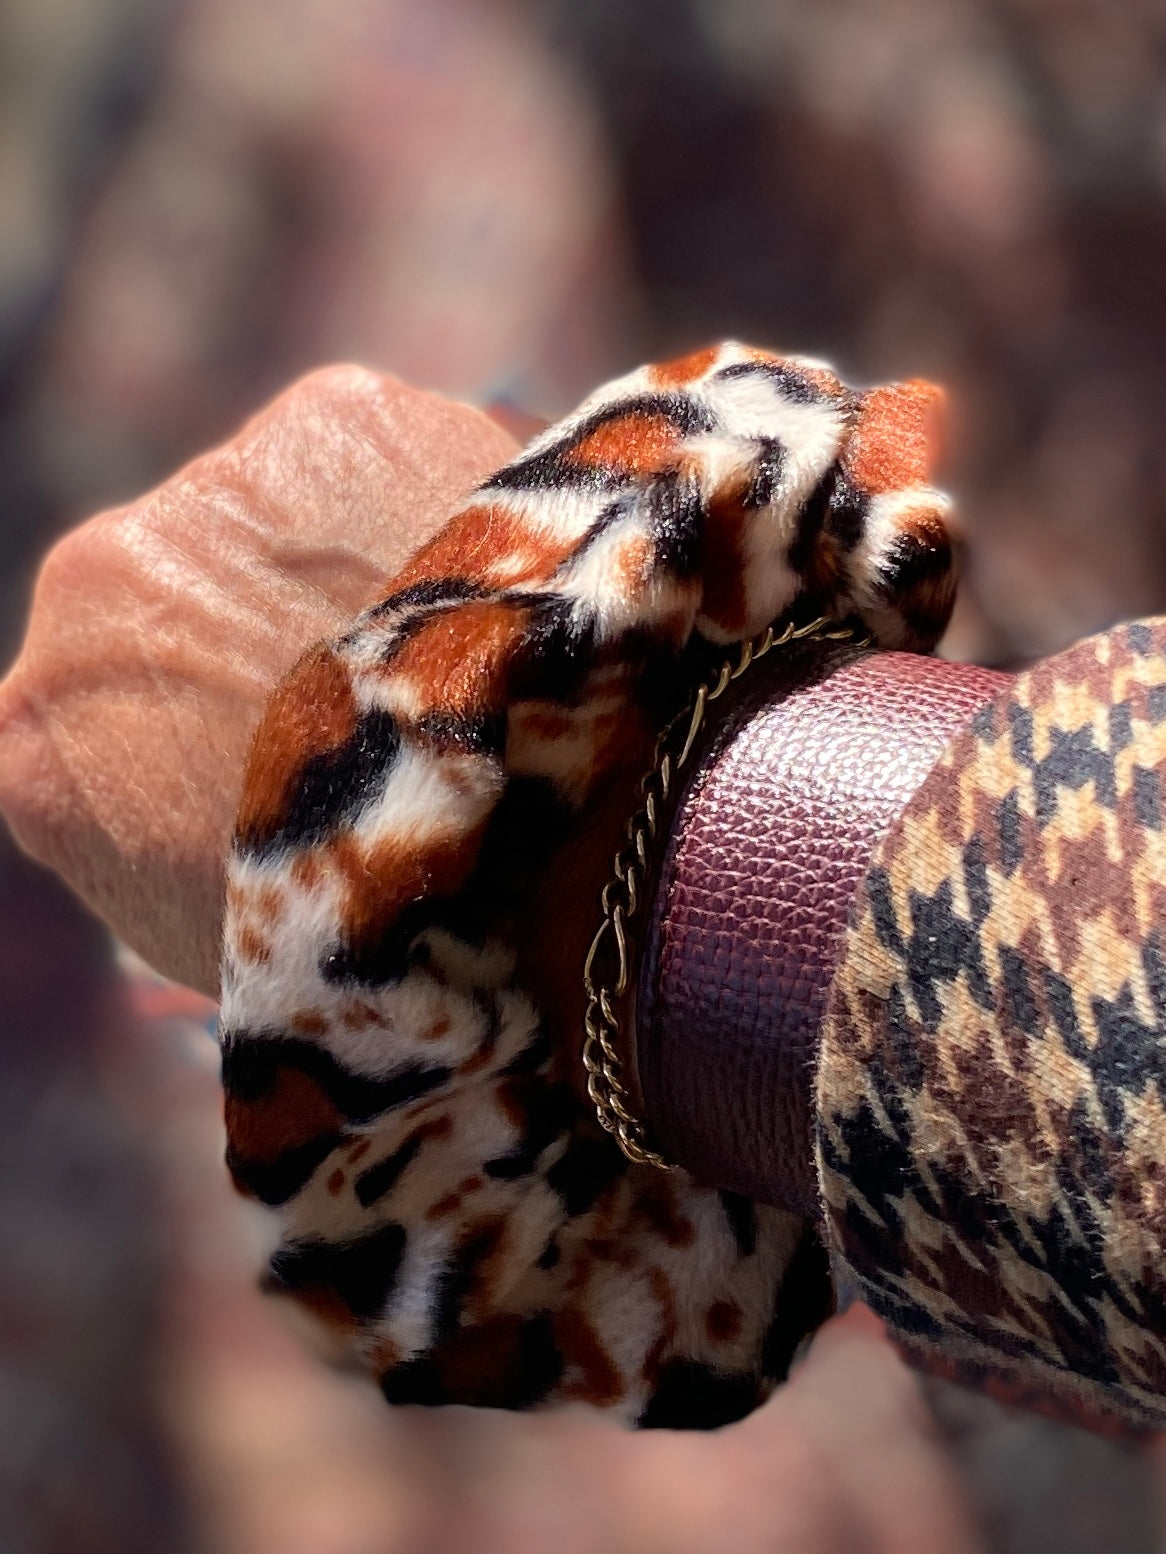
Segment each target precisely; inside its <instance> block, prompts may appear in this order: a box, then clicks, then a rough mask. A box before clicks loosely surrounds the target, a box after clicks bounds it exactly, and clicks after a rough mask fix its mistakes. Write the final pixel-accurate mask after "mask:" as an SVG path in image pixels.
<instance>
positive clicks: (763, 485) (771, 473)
mask: <svg viewBox="0 0 1166 1554" xmlns="http://www.w3.org/2000/svg"><path fill="white" fill-rule="evenodd" d="M757 440H758V443H759V444H760V451H759V452H758V454H757V463H756V465H755V467H754V470H753V479H752V480H751V481H750V482H749V490H748V491H747V492H746V493H745V506H746V507H768V506H769V504H770V502H772V501H773V499H774V497H775V496H776V495H777V493H778V490H779V488H780V486H781V478H782V476H783V475H784V473H785V449H784V447H783V446H782V445H781V443H780V442H779V441H778V439H777V438H776V437H759V438H758V439H757Z"/></svg>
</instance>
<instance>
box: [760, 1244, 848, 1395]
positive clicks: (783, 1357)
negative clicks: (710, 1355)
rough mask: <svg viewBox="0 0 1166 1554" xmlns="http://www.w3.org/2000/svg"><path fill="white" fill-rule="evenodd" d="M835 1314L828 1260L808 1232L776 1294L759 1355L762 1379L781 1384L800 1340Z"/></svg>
mask: <svg viewBox="0 0 1166 1554" xmlns="http://www.w3.org/2000/svg"><path fill="white" fill-rule="evenodd" d="M833 1310H834V1281H833V1280H832V1279H831V1277H830V1259H829V1258H828V1257H827V1255H826V1251H825V1248H824V1247H823V1246H822V1243H821V1241H820V1240H819V1238H818V1235H817V1233H816V1232H815V1231H814V1230H813V1228H812V1227H810V1228H807V1230H806V1232H805V1234H804V1235H803V1236H802V1239H801V1240H800V1241H799V1242H798V1245H797V1250H796V1251H795V1252H794V1255H793V1257H792V1258H791V1259H790V1264H789V1267H788V1268H787V1269H786V1271H785V1277H784V1278H783V1279H782V1281H781V1287H780V1289H779V1290H778V1292H777V1302H776V1304H775V1306H774V1310H773V1317H772V1319H771V1321H770V1324H769V1327H768V1329H767V1331H766V1334H765V1342H764V1344H763V1346H762V1351H761V1371H762V1375H764V1376H767V1377H769V1379H770V1380H771V1381H784V1380H785V1378H786V1377H787V1376H788V1375H789V1368H790V1365H791V1363H792V1362H793V1357H794V1354H795V1353H796V1351H797V1348H798V1345H799V1344H800V1343H801V1342H802V1340H803V1339H805V1338H808V1337H809V1336H810V1334H811V1333H816V1332H817V1331H818V1329H819V1328H820V1327H821V1325H822V1323H823V1322H825V1320H826V1318H827V1317H828V1316H829V1315H830V1314H831V1312H832V1311H833Z"/></svg>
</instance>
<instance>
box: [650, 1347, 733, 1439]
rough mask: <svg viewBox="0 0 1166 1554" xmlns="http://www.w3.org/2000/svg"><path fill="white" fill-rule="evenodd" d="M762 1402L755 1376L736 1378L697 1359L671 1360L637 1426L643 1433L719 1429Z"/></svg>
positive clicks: (665, 1366) (663, 1369)
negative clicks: (700, 1362) (644, 1431)
mask: <svg viewBox="0 0 1166 1554" xmlns="http://www.w3.org/2000/svg"><path fill="white" fill-rule="evenodd" d="M759 1401H760V1396H759V1388H758V1385H757V1382H756V1380H755V1379H754V1378H753V1377H752V1376H732V1375H728V1374H727V1373H726V1372H724V1371H715V1370H713V1369H712V1367H711V1366H708V1365H700V1364H698V1363H697V1362H696V1361H695V1360H670V1361H669V1362H668V1364H667V1365H664V1366H662V1367H661V1370H660V1379H659V1381H658V1382H657V1383H656V1390H655V1392H654V1393H653V1394H652V1397H651V1401H650V1402H649V1403H648V1406H647V1407H646V1408H645V1409H644V1412H643V1413H642V1414H641V1415H640V1417H639V1419H637V1421H636V1424H637V1426H638V1428H639V1429H641V1430H718V1429H719V1428H720V1427H721V1425H727V1424H732V1423H733V1421H734V1420H736V1419H743V1418H744V1417H745V1415H746V1414H748V1413H751V1412H752V1410H753V1409H755V1408H756V1407H757V1404H758V1403H759Z"/></svg>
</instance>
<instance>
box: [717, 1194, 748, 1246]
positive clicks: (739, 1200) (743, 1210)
mask: <svg viewBox="0 0 1166 1554" xmlns="http://www.w3.org/2000/svg"><path fill="white" fill-rule="evenodd" d="M720 1199H721V1207H722V1208H723V1209H724V1211H725V1218H726V1219H727V1220H728V1222H729V1229H730V1230H731V1231H732V1232H733V1239H734V1240H735V1241H736V1243H737V1250H738V1252H740V1254H741V1256H742V1257H752V1256H753V1253H754V1252H755V1251H756V1250H757V1206H756V1204H754V1202H753V1200H752V1198H746V1197H745V1196H744V1194H743V1193H739V1192H722V1193H721V1194H720Z"/></svg>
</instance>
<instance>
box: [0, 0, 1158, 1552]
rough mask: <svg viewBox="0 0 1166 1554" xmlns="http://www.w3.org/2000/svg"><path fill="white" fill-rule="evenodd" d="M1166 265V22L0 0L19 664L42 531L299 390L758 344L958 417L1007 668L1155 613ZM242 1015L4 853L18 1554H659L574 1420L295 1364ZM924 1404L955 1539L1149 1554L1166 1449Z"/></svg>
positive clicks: (958, 468)
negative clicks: (423, 1402) (474, 1410)
mask: <svg viewBox="0 0 1166 1554" xmlns="http://www.w3.org/2000/svg"><path fill="white" fill-rule="evenodd" d="M1164 274H1166V6H1164V5H1163V3H1162V0H800V3H798V0H0V657H2V658H3V659H5V660H7V659H8V658H10V657H11V655H12V654H13V653H14V651H15V649H16V646H17V644H18V642H19V638H20V634H21V630H22V626H23V621H24V615H25V610H26V606H27V598H28V590H29V586H30V581H31V578H32V576H33V574H34V570H35V566H36V562H37V559H38V557H39V556H41V555H42V554H43V553H44V551H45V549H46V548H47V546H48V545H49V543H50V542H51V540H52V539H53V537H54V536H55V535H57V534H58V533H60V532H61V531H62V530H63V529H64V528H65V527H67V526H68V525H69V524H71V523H73V522H76V521H78V520H80V519H81V518H84V517H86V516H88V515H89V514H90V513H92V512H94V511H95V510H97V509H98V508H100V507H102V506H106V505H110V504H113V503H116V502H119V501H122V500H127V499H129V498H131V497H133V496H135V495H137V494H139V493H140V492H141V491H142V490H144V489H145V488H147V487H148V486H150V485H151V484H153V483H155V482H157V481H158V480H160V479H162V478H164V477H165V476H166V475H168V474H169V473H170V472H172V471H173V470H174V469H175V467H176V466H177V465H179V464H180V463H181V462H182V461H183V460H185V459H186V458H187V457H189V456H191V455H193V454H195V453H196V452H198V451H200V450H201V449H203V448H204V447H206V446H207V445H208V444H210V443H212V442H213V441H214V440H216V439H217V438H219V437H222V436H225V435H226V434H228V433H229V432H230V431H232V430H233V429H234V428H235V426H236V425H237V424H238V422H239V421H240V420H241V419H242V417H243V416H245V415H246V414H247V413H248V412H249V411H250V410H252V409H254V408H256V407H257V406H258V405H259V404H261V403H262V402H263V400H264V399H265V398H267V397H268V396H270V395H271V394H272V393H273V392H275V391H276V390H277V389H278V388H279V387H280V386H282V385H283V384H284V383H285V382H286V381H287V380H288V378H290V377H291V376H293V375H294V374H296V373H298V372H300V371H302V370H305V369H307V368H309V367H312V366H315V365H318V364H320V363H322V362H324V361H328V360H335V359H351V358H355V359H358V360H360V361H363V362H365V363H367V364H369V365H371V366H375V367H377V368H380V369H383V370H388V371H392V372H395V373H398V374H399V375H400V376H402V377H404V378H406V379H408V380H410V381H412V382H414V383H417V384H420V385H424V386H428V387H433V388H436V389H440V390H442V391H445V392H447V393H450V394H453V395H457V396H461V397H465V398H469V399H472V400H474V401H477V402H479V403H495V404H496V403H503V404H509V405H511V406H513V407H515V408H516V409H517V410H521V411H529V412H533V413H535V414H539V415H548V416H553V415H554V414H556V413H557V412H560V411H562V410H565V409H567V408H569V407H570V405H571V404H572V403H573V402H574V401H575V400H576V399H577V398H578V397H580V395H581V394H582V393H583V392H585V391H587V390H588V389H590V388H591V387H593V386H594V385H595V384H596V383H597V382H599V381H600V380H601V379H602V378H603V377H605V376H608V375H611V374H613V373H615V372H617V371H621V370H623V369H625V368H627V367H628V366H630V365H633V364H634V363H636V362H638V361H640V360H642V359H646V358H651V357H653V356H657V355H667V354H676V353H679V352H680V351H682V350H684V349H685V348H687V347H691V346H694V345H697V344H700V343H704V342H705V341H707V340H709V339H712V338H716V337H723V336H728V335H738V336H742V337H744V338H746V339H749V340H752V341H756V342H758V343H764V344H770V345H774V346H778V347H784V348H788V349H792V350H797V351H806V352H811V353H815V354H821V355H825V356H827V357H829V358H830V359H831V360H833V361H835V362H836V363H837V364H838V365H839V366H840V368H841V369H842V370H843V371H844V372H845V373H846V374H847V375H848V376H850V377H851V378H852V380H855V381H862V380H867V379H883V378H887V377H892V376H895V375H898V374H922V375H926V376H930V377H934V378H936V379H938V380H939V381H941V382H942V383H944V384H945V385H946V386H947V388H948V389H949V391H950V395H951V399H952V405H953V424H952V431H951V443H950V448H949V457H948V469H947V484H948V485H949V486H950V487H951V488H952V489H953V490H954V491H955V492H956V494H957V495H958V498H959V505H960V514H961V519H960V521H961V527H962V532H963V536H964V540H965V545H966V565H965V579H966V580H965V588H964V597H963V599H962V601H961V605H960V608H959V612H958V615H957V618H956V621H955V623H954V625H953V628H952V631H951V633H950V634H949V637H948V639H947V641H946V644H945V649H946V651H948V652H949V653H950V654H951V655H952V656H956V657H964V658H974V659H978V660H980V661H982V662H987V663H997V664H1015V663H1019V662H1023V661H1025V660H1026V659H1029V658H1032V657H1035V656H1038V655H1041V654H1044V653H1048V652H1051V651H1054V650H1056V649H1057V648H1059V647H1061V646H1063V645H1065V644H1066V643H1068V642H1069V641H1071V640H1073V639H1074V638H1075V637H1078V636H1080V635H1082V634H1084V633H1086V632H1089V631H1092V630H1095V629H1098V628H1100V627H1103V626H1106V625H1108V624H1109V623H1111V622H1113V621H1114V620H1116V619H1119V618H1121V617H1123V616H1128V615H1133V614H1138V613H1148V612H1151V611H1155V610H1161V609H1163V608H1166V512H1164V504H1166V442H1164V439H1163V437H1162V435H1161V430H1160V421H1161V417H1162V407H1163V405H1164V404H1166V287H1164V284H1163V276H1164ZM212 1017H213V1011H212V1010H211V1009H210V1007H209V1006H208V1005H206V1004H205V1002H204V1001H201V1000H199V999H197V998H196V997H195V996H194V995H192V994H187V993H185V992H183V991H182V990H180V989H176V988H173V987H171V986H169V985H167V984H163V983H161V982H160V981H158V980H157V979H155V978H152V977H151V976H150V975H149V973H148V972H147V971H146V969H145V968H142V967H140V966H129V965H128V964H125V963H118V964H116V965H115V963H114V961H113V959H112V958H111V952H110V949H109V946H108V944H107V942H106V939H105V937H104V935H103V933H102V931H101V930H100V929H99V928H98V927H97V926H96V925H95V924H93V923H91V922H90V921H88V920H87V919H86V917H85V916H84V914H83V913H82V911H81V909H80V908H77V907H75V906H74V905H73V904H72V903H71V902H70V900H69V899H68V898H67V897H66V895H65V894H64V892H63V890H62V889H61V888H60V887H58V886H57V885H56V884H55V883H54V882H53V881H52V880H50V879H49V878H48V877H47V876H45V875H43V874H42V873H40V872H39V871H37V870H36V869H34V868H33V867H32V866H31V865H29V864H28V863H26V862H25V861H24V860H22V859H21V858H19V857H18V855H17V854H16V853H15V851H14V850H13V849H12V847H11V845H10V844H9V843H7V842H6V841H2V840H0V1118H2V1126H0V1246H2V1247H3V1249H4V1250H3V1254H2V1255H0V1549H2V1550H3V1551H4V1554H8V1551H9V1550H12V1551H21V1554H23V1551H26V1550H27V1551H35V1554H49V1551H52V1554H56V1551H61V1554H105V1551H106V1550H108V1551H110V1554H113V1551H118V1554H136V1551H138V1550H142V1551H146V1550H150V1551H153V1550H159V1549H166V1550H176V1551H187V1550H189V1551H191V1554H236V1551H237V1554H300V1551H303V1554H372V1551H384V1554H398V1551H402V1554H403V1551H413V1550H429V1549H434V1550H438V1549H440V1550H450V1551H451V1554H461V1551H463V1550H464V1551H470V1550H475V1551H476V1550H478V1549H483V1550H485V1549H489V1550H493V1549H495V1548H497V1549H507V1550H510V1549H514V1550H526V1549H529V1550H531V1551H536V1550H542V1549H545V1548H552V1547H553V1548H554V1549H555V1551H556V1554H573V1551H574V1550H575V1549H579V1550H591V1549H597V1550H598V1549H613V1550H623V1549H625V1548H626V1549H628V1550H629V1551H630V1550H636V1551H640V1550H643V1551H647V1550H652V1551H655V1550H657V1549H660V1550H673V1549H678V1548H680V1547H681V1543H680V1541H679V1540H680V1539H681V1536H682V1532H681V1530H680V1529H678V1528H677V1527H675V1526H673V1525H672V1523H671V1522H670V1520H669V1518H670V1516H671V1515H672V1514H673V1512H672V1511H671V1510H670V1507H669V1502H668V1496H667V1495H666V1494H663V1495H661V1494H660V1493H659V1489H660V1486H659V1484H657V1485H656V1487H655V1490H654V1491H653V1493H652V1494H649V1492H648V1490H647V1489H644V1488H643V1486H637V1485H636V1484H635V1483H634V1482H631V1481H628V1482H627V1483H623V1484H622V1487H621V1483H620V1482H619V1481H618V1475H617V1478H616V1480H611V1479H609V1480H608V1481H607V1486H608V1487H607V1489H606V1490H605V1495H606V1497H607V1498H609V1499H611V1497H614V1499H613V1500H612V1504H613V1506H614V1507H615V1509H614V1510H613V1511H611V1515H610V1520H609V1521H606V1522H604V1523H603V1526H602V1528H600V1524H599V1523H598V1522H596V1520H595V1515H594V1512H595V1496H594V1494H593V1492H592V1475H591V1473H590V1472H589V1470H588V1462H589V1460H591V1459H589V1457H588V1453H593V1454H594V1453H595V1452H599V1451H601V1450H604V1451H606V1450H607V1449H608V1448H607V1447H606V1446H603V1447H601V1446H599V1445H596V1440H597V1438H596V1437H595V1436H594V1435H593V1434H592V1433H591V1432H590V1430H589V1427H588V1424H587V1422H586V1421H581V1420H578V1419H567V1420H560V1421H555V1422H553V1423H551V1424H547V1423H545V1422H542V1423H540V1422H534V1423H532V1422H530V1421H523V1420H514V1419H503V1418H499V1417H496V1416H490V1415H482V1416H474V1415H468V1414H462V1413H458V1412H454V1413H450V1414H448V1415H438V1416H432V1417H419V1416H417V1415H415V1414H413V1413H410V1412H402V1413H399V1414H390V1413H389V1412H388V1411H387V1410H385V1409H384V1407H383V1405H381V1404H380V1403H379V1401H378V1400H377V1399H376V1398H375V1397H373V1396H370V1395H369V1394H368V1393H367V1392H366V1391H365V1390H364V1389H362V1388H360V1387H357V1386H354V1385H352V1384H350V1383H348V1382H346V1381H345V1380H343V1379H342V1378H338V1377H336V1376H334V1375H332V1374H331V1373H329V1372H327V1371H326V1370H324V1369H323V1367H321V1366H320V1365H319V1364H318V1363H317V1362H316V1361H314V1360H312V1359H311V1358H310V1357H309V1356H308V1355H307V1354H306V1351H304V1350H303V1349H302V1348H301V1347H300V1345H299V1343H298V1341H297V1340H296V1338H294V1337H293V1336H292V1335H290V1334H289V1333H288V1332H287V1331H286V1330H285V1329H284V1327H283V1326H282V1324H281V1321H280V1319H279V1318H278V1317H277V1316H276V1314H275V1313H273V1312H271V1311H269V1310H268V1309H267V1308H266V1306H265V1305H264V1304H263V1303H262V1302H261V1301H260V1299H259V1297H258V1296H257V1295H256V1294H255V1293H254V1289H253V1270H254V1268H255V1267H256V1266H257V1262H258V1252H257V1246H258V1238H259V1236H260V1234H261V1231H260V1229H259V1227H258V1225H257V1224H256V1223H255V1222H254V1221H253V1220H252V1219H251V1218H250V1217H249V1214H248V1211H247V1210H246V1208H245V1207H244V1206H243V1205H241V1204H240V1203H239V1201H238V1200H236V1199H235V1198H234V1197H233V1195H231V1193H230V1192H229V1190H228V1187H227V1184H226V1180H225V1175H224V1173H223V1171H222V1168H221V1165H220V1154H221V1141H220V1136H219V1115H218V1105H219V1102H218V1089H217V1072H216V1065H217V1055H216V1051H215V1047H214V1044H213V1041H212V1040H211V1036H210V1030H211V1022H212ZM855 1384H856V1385H860V1384H869V1385H871V1386H875V1385H878V1384H879V1383H878V1382H877V1380H870V1379H869V1378H868V1381H867V1383H862V1382H861V1380H856V1383H855ZM920 1401H921V1405H922V1406H924V1407H925V1408H926V1409H927V1410H929V1412H930V1418H931V1426H930V1427H929V1428H931V1429H932V1431H933V1436H934V1441H933V1446H934V1451H935V1453H936V1454H937V1460H938V1461H939V1463H940V1468H939V1470H938V1471H940V1481H941V1483H942V1486H943V1487H942V1491H941V1492H942V1493H943V1494H946V1495H948V1496H949V1497H950V1498H951V1501H952V1504H954V1505H956V1506H957V1508H958V1514H959V1515H960V1516H962V1517H964V1518H965V1520H966V1523H967V1526H968V1528H969V1537H970V1538H972V1539H973V1540H974V1546H975V1547H977V1548H979V1547H982V1548H983V1549H985V1550H996V1549H1000V1550H1009V1551H1011V1550H1016V1551H1024V1554H1030V1551H1031V1554H1039V1551H1044V1550H1049V1551H1053V1550H1056V1551H1058V1554H1074V1551H1077V1550H1082V1551H1092V1550H1106V1551H1115V1554H1133V1551H1135V1550H1139V1551H1140V1550H1142V1549H1158V1548H1166V1512H1164V1509H1163V1508H1164V1506H1166V1449H1163V1448H1162V1447H1160V1446H1158V1445H1156V1444H1151V1445H1149V1446H1147V1447H1145V1448H1141V1449H1138V1450H1133V1449H1131V1448H1128V1447H1123V1446H1118V1445H1115V1444H1113V1443H1110V1442H1105V1441H1101V1440H1097V1439H1095V1438H1092V1437H1089V1436H1085V1435H1083V1434H1080V1433H1079V1432H1076V1431H1073V1430H1071V1429H1068V1428H1066V1427H1062V1426H1055V1425H1052V1424H1048V1423H1044V1422H1041V1421H1038V1420H1033V1419H1029V1418H1027V1417H1023V1416H1019V1415H1016V1414H1012V1413H1009V1412H1007V1411H1006V1410H1004V1409H1002V1408H1000V1407H997V1406H996V1405H995V1404H992V1403H989V1402H987V1401H986V1400H980V1399H970V1398H966V1397H964V1396H962V1395H960V1394H956V1393H953V1392H951V1391H950V1390H949V1389H945V1388H942V1387H940V1386H938V1385H933V1384H927V1385H926V1386H923V1387H922V1388H921V1389H920ZM594 1460H596V1461H598V1460H599V1459H598V1458H595V1459H594ZM604 1460H605V1461H608V1463H609V1467H610V1462H609V1459H608V1458H605V1459H604ZM718 1460H722V1459H720V1458H719V1459H718ZM605 1471H607V1469H605ZM710 1472H711V1469H710ZM715 1487H716V1486H715V1484H714V1485H713V1490H714V1491H715ZM885 1489H886V1492H887V1493H888V1494H892V1495H893V1494H894V1493H895V1492H896V1486H895V1485H894V1484H893V1483H889V1484H888V1485H886V1486H885ZM728 1493H729V1491H728V1490H726V1494H728ZM621 1496H623V1499H622V1500H621V1499H620V1497H621ZM601 1498H602V1497H601ZM730 1498H732V1497H730ZM621 1507H622V1509H621ZM738 1510H740V1507H739V1506H738ZM741 1514H743V1515H746V1519H747V1520H748V1519H749V1518H752V1520H749V1526H750V1528H752V1529H753V1530H754V1532H755V1531H756V1529H757V1528H760V1529H761V1531H760V1533H758V1534H757V1537H758V1539H759V1540H760V1541H756V1542H746V1541H740V1540H739V1539H738V1538H737V1535H736V1534H735V1533H733V1532H732V1529H731V1527H730V1524H729V1523H728V1522H726V1524H725V1526H726V1542H725V1544H724V1546H725V1547H726V1548H730V1547H732V1548H736V1547H738V1546H739V1547H742V1548H744V1547H748V1548H749V1549H752V1548H753V1547H755V1546H756V1547H757V1548H770V1547H772V1548H775V1549H776V1548H785V1547H787V1546H788V1547H791V1548H797V1547H806V1546H807V1545H805V1544H804V1543H803V1544H801V1545H799V1544H798V1543H796V1542H793V1543H790V1542H788V1541H783V1540H787V1539H788V1529H785V1528H784V1524H783V1522H782V1508H781V1506H780V1504H766V1503H764V1499H763V1497H760V1498H758V1500H757V1503H756V1504H752V1505H749V1506H746V1507H745V1508H744V1511H743V1512H742V1513H741ZM597 1528H599V1529H600V1530H598V1531H597ZM628 1528H633V1529H637V1530H636V1531H634V1532H632V1531H627V1529H628ZM617 1529H623V1530H617ZM750 1536H751V1537H752V1536H753V1533H752V1532H751V1533H750ZM741 1539H744V1533H742V1534H741ZM711 1546H712V1545H710V1547H711ZM839 1546H840V1547H841V1546H842V1545H839ZM866 1546H867V1545H866V1544H865V1543H863V1542H862V1541H861V1540H860V1541H859V1542H857V1543H848V1544H846V1547H848V1548H849V1547H859V1548H862V1547H866ZM871 1546H872V1547H881V1546H882V1545H881V1544H872V1545H871ZM684 1547H688V1545H687V1544H684ZM921 1547H926V1543H924V1544H923V1545H921Z"/></svg>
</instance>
